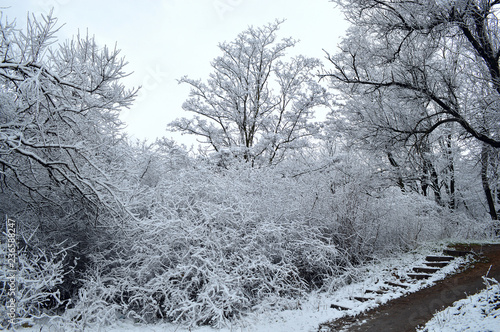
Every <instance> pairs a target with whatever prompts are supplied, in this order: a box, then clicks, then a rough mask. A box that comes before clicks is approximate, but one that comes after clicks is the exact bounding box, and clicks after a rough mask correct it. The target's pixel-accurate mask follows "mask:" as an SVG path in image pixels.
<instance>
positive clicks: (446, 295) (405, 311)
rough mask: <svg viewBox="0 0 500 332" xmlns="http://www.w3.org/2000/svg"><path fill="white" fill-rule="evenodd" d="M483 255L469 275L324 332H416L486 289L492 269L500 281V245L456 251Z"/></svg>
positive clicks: (342, 321)
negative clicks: (439, 313)
mask: <svg viewBox="0 0 500 332" xmlns="http://www.w3.org/2000/svg"><path fill="white" fill-rule="evenodd" d="M456 249H459V250H472V251H474V252H475V253H479V254H480V257H479V261H478V262H477V263H475V264H474V266H473V267H470V268H469V269H467V270H466V271H464V272H462V273H459V274H456V275H453V276H450V277H448V278H446V279H445V280H442V281H439V282H437V283H436V285H434V286H432V287H429V288H426V289H423V290H421V291H418V292H416V293H413V294H409V295H407V296H405V297H402V298H399V299H395V300H392V301H390V302H389V303H386V304H385V305H382V306H380V307H378V308H375V309H372V310H370V311H368V312H366V313H364V314H362V315H359V316H357V317H355V318H352V317H351V318H349V317H347V318H343V319H340V320H337V321H333V322H329V323H324V324H322V325H321V326H320V328H322V331H325V328H327V327H328V328H330V330H331V331H370V332H377V331H384V332H388V331H395V332H406V331H415V328H416V327H418V326H420V325H424V324H425V323H426V322H427V321H429V320H430V319H431V318H432V316H433V315H434V313H435V312H436V311H438V310H441V309H442V308H445V307H448V306H450V305H452V303H453V302H455V301H457V300H460V299H463V298H465V297H467V295H471V294H475V293H477V292H478V291H480V290H481V289H483V288H484V287H485V286H484V284H483V280H482V278H481V277H482V276H484V275H486V273H487V272H488V269H490V266H491V269H490V272H489V274H488V276H489V277H493V278H495V279H496V280H500V244H494V245H483V246H480V245H473V246H467V247H465V246H460V247H456Z"/></svg>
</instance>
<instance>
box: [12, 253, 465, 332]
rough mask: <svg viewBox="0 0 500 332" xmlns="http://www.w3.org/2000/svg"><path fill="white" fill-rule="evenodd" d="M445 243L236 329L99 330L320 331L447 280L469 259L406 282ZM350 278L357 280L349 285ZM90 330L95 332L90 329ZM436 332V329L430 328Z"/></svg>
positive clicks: (131, 326)
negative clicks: (334, 306)
mask: <svg viewBox="0 0 500 332" xmlns="http://www.w3.org/2000/svg"><path fill="white" fill-rule="evenodd" d="M443 248H444V245H440V246H437V245H435V244H434V245H433V246H428V247H421V248H420V249H418V250H416V251H413V252H409V253H404V254H399V255H398V256H397V257H391V258H385V259H381V260H378V261H375V262H372V263H369V264H366V265H364V266H362V267H358V268H356V269H353V270H351V271H350V272H349V274H346V275H344V276H342V277H339V278H338V279H336V280H334V281H333V282H332V287H331V288H332V289H331V290H330V291H328V292H322V293H312V294H311V295H310V296H309V298H308V299H306V300H301V301H298V302H297V308H296V309H294V310H286V311H281V312H276V311H269V312H261V313H255V314H252V315H249V316H248V317H246V318H245V319H244V320H242V321H240V322H238V323H235V324H234V326H230V327H226V328H223V329H214V328H211V327H197V328H186V327H183V326H179V325H175V324H170V323H163V324H148V325H145V324H139V323H134V322H133V321H128V320H120V321H119V322H118V323H117V325H115V326H112V327H110V326H108V327H105V328H103V329H102V330H101V331H106V332H119V331H131V332H139V331H145V332H160V331H161V332H184V331H193V332H215V331H221V332H232V331H240V332H250V331H252V332H266V331H270V332H271V331H272V332H289V331H297V332H301V331H304V332H308V331H317V329H318V326H319V324H320V323H323V322H326V321H330V320H333V319H337V318H340V317H343V316H346V315H355V314H358V313H361V312H363V311H366V310H368V309H372V308H375V307H377V306H378V305H380V304H383V303H385V302H387V301H389V300H391V299H394V298H398V297H401V296H403V295H405V294H408V293H413V292H416V291H418V290H420V289H422V288H425V287H429V286H431V285H432V284H433V283H434V282H435V281H437V280H441V279H443V278H444V277H445V276H446V275H448V274H451V273H453V272H454V271H456V270H457V269H458V268H459V266H460V265H461V264H463V263H465V262H466V260H467V259H466V258H457V259H455V260H453V261H452V263H451V264H449V265H448V266H446V267H444V268H443V269H441V270H440V271H438V272H437V273H435V274H434V275H433V276H432V277H431V278H429V279H427V280H421V281H412V280H410V279H407V278H406V273H407V272H412V271H411V269H412V268H413V267H416V266H422V265H423V262H424V261H425V257H426V256H427V255H436V254H440V253H441V251H442V249H443ZM348 280H355V281H354V282H351V283H348V282H347V281H348ZM386 281H391V282H396V283H399V284H404V285H407V286H408V287H409V288H407V289H403V288H398V287H395V288H392V287H389V286H388V285H387V284H385V282H386ZM381 288H382V289H387V290H388V291H387V293H384V294H380V295H378V294H365V291H366V290H377V289H381ZM354 296H361V297H370V298H373V299H371V300H368V301H366V302H359V301H356V300H355V299H354V298H353V297H354ZM331 304H337V305H341V306H343V307H347V308H350V310H347V311H341V310H337V309H332V308H331V307H330V306H331ZM40 328H42V331H46V330H47V331H54V332H56V331H57V329H54V327H53V326H52V327H51V326H50V324H42V325H39V326H35V327H32V328H29V329H21V330H20V331H26V332H34V331H40ZM86 331H91V329H87V330H86ZM430 331H434V330H430Z"/></svg>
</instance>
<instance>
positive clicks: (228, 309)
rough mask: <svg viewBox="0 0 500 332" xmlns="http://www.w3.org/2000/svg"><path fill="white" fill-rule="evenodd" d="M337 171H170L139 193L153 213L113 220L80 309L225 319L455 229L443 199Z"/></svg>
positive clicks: (83, 316)
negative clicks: (375, 185)
mask: <svg viewBox="0 0 500 332" xmlns="http://www.w3.org/2000/svg"><path fill="white" fill-rule="evenodd" d="M339 173H340V172H336V171H335V170H334V169H333V170H332V169H329V170H328V171H319V172H298V173H294V174H299V175H294V174H291V173H287V172H285V171H284V170H283V169H270V168H266V169H257V168H251V167H246V165H238V164H236V166H233V167H232V168H229V169H224V170H222V169H220V168H215V169H211V168H209V167H206V166H205V167H202V166H198V167H184V168H182V169H178V170H176V171H175V172H165V173H164V174H163V177H161V178H159V179H158V182H157V183H156V184H155V185H154V186H148V188H146V189H144V191H143V192H142V195H141V196H140V200H139V199H137V200H136V201H135V202H134V204H135V205H136V206H137V208H138V209H141V207H143V210H144V211H145V212H144V213H143V214H142V215H143V216H147V217H143V218H141V219H133V218H130V219H127V220H124V221H123V223H122V224H121V225H118V224H117V225H116V226H115V227H113V228H108V229H107V230H103V232H102V234H101V237H100V240H99V241H98V243H99V248H100V250H99V251H96V252H95V253H94V254H93V256H92V261H93V270H92V271H88V276H87V277H86V282H85V284H84V287H83V288H82V289H81V290H80V292H79V297H78V299H76V305H75V307H74V308H73V309H71V311H70V313H71V314H70V315H73V316H75V317H79V319H78V320H77V322H78V324H83V325H82V326H94V325H95V326H99V325H102V324H108V323H111V322H112V321H113V320H114V319H116V317H117V316H118V315H121V316H123V317H126V318H130V319H134V320H136V321H142V322H152V321H156V320H159V319H162V320H166V321H171V322H176V323H182V324H186V325H190V326H195V325H212V326H215V327H221V326H224V325H229V323H230V322H231V321H233V320H237V319H239V318H240V317H241V316H243V315H245V314H247V313H250V312H255V311H262V310H267V309H270V308H273V309H276V310H280V309H287V308H294V307H297V306H298V305H299V304H300V299H301V298H302V296H303V295H305V293H306V292H308V291H310V290H312V289H319V288H324V289H330V288H331V287H330V286H331V282H332V280H335V279H336V278H338V276H339V275H342V274H344V275H346V273H347V274H348V271H350V270H351V268H352V266H353V265H356V264H360V263H363V262H364V261H366V260H367V259H371V258H373V257H374V256H376V255H380V254H383V253H386V252H394V251H396V250H405V249H409V248H413V247H414V246H416V245H417V244H418V243H419V242H420V241H425V240H432V239H436V238H440V237H441V236H442V235H443V234H444V233H446V232H447V231H448V230H449V229H450V226H449V225H448V224H447V223H448V222H449V221H450V220H452V219H451V217H446V216H447V215H448V212H447V211H446V210H445V209H442V208H439V207H437V206H436V204H435V203H434V202H432V201H430V200H428V199H425V198H423V197H421V196H418V195H413V194H406V193H402V192H401V191H400V190H399V189H393V188H390V187H389V188H386V189H378V190H373V189H372V188H371V187H370V186H369V185H367V182H366V181H365V180H366V178H363V177H358V179H357V180H352V179H347V181H346V179H345V178H344V177H343V176H344V175H343V174H342V173H340V174H339ZM146 210H147V211H146ZM101 311H102V314H100V315H97V312H101ZM73 316H72V317H73ZM97 316H99V318H96V317H97ZM75 324H76V323H75Z"/></svg>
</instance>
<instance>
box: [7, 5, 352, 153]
mask: <svg viewBox="0 0 500 332" xmlns="http://www.w3.org/2000/svg"><path fill="white" fill-rule="evenodd" d="M0 6H1V7H10V8H8V9H4V10H3V12H4V15H7V16H8V17H9V19H14V18H17V21H18V24H19V25H18V27H21V25H22V24H23V22H24V21H25V17H26V14H27V12H28V11H29V12H30V13H34V14H39V13H47V12H48V11H50V9H51V8H54V14H55V16H56V17H57V18H58V19H59V23H60V24H65V25H64V26H63V27H62V29H61V31H60V32H59V37H60V40H61V41H63V40H65V39H67V38H70V37H71V36H72V35H75V34H76V33H77V32H78V30H80V32H82V33H86V31H87V29H88V31H89V34H90V35H95V37H96V40H97V42H98V43H99V44H101V45H105V44H106V45H108V46H113V45H114V44H115V43H116V44H117V45H118V48H119V49H121V50H122V55H123V56H124V57H125V59H126V60H127V61H128V62H129V65H128V67H127V69H128V71H130V72H133V74H132V75H131V76H130V77H129V78H128V79H127V81H126V82H125V83H126V85H127V86H130V87H133V86H142V90H141V93H140V95H139V98H138V100H137V101H136V102H135V104H134V106H133V107H132V108H131V109H129V110H124V111H123V113H122V119H123V120H124V121H125V122H126V123H127V129H126V131H127V132H128V133H129V134H130V135H131V136H133V137H136V138H139V139H145V138H146V139H148V140H151V141H153V140H154V139H155V138H156V137H162V136H166V137H173V138H175V139H177V140H180V141H183V143H185V144H188V145H189V144H190V142H192V141H190V140H186V139H185V138H184V139H180V137H179V136H178V134H172V133H169V132H167V131H166V125H167V123H169V122H170V121H172V120H174V119H175V118H178V117H182V116H189V114H188V113H186V112H184V111H183V110H182V107H181V106H182V103H183V102H184V100H186V99H187V98H188V93H189V88H188V87H187V86H183V85H178V84H177V81H176V80H177V79H179V78H180V77H182V76H183V75H188V76H189V77H191V78H196V79H197V78H201V79H206V78H207V77H208V74H209V73H210V72H211V70H210V61H211V60H212V59H214V58H215V57H217V56H219V55H220V53H219V51H218V48H217V44H218V43H219V42H223V41H232V40H233V39H235V38H236V36H237V34H238V33H240V32H242V31H243V30H245V29H246V28H247V27H248V26H250V25H253V26H260V25H264V24H266V23H269V22H272V21H274V20H275V19H282V18H284V19H286V22H285V23H284V24H283V25H282V28H281V29H280V31H279V37H290V36H292V37H294V38H296V39H299V40H300V43H299V44H298V45H297V46H296V47H295V48H294V49H292V52H293V54H304V55H306V56H312V57H318V58H324V53H323V51H322V49H325V50H328V51H329V52H334V51H335V50H336V46H337V44H338V42H339V38H341V37H342V36H343V35H344V32H345V29H346V27H347V24H346V23H345V22H344V20H343V16H342V15H341V14H340V10H339V9H338V8H335V5H334V4H333V3H331V2H329V0H0ZM23 27H24V26H23Z"/></svg>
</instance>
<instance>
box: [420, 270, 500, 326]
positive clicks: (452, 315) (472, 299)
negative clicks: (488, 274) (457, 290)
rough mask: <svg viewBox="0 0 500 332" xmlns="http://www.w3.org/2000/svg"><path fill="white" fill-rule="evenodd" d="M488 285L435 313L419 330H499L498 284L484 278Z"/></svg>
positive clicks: (499, 303)
mask: <svg viewBox="0 0 500 332" xmlns="http://www.w3.org/2000/svg"><path fill="white" fill-rule="evenodd" d="M486 282H487V284H488V287H487V288H486V289H485V290H483V291H482V292H480V293H478V294H474V295H471V296H469V297H467V298H466V299H463V300H460V301H457V302H455V303H454V304H453V306H451V307H448V308H446V309H444V310H443V311H440V312H438V313H436V315H435V316H434V318H432V319H431V320H430V321H429V322H428V323H427V324H426V325H425V326H424V327H423V328H422V329H421V330H419V331H421V332H462V331H492V332H495V331H500V284H499V283H498V281H496V280H494V279H489V280H488V279H487V280H486Z"/></svg>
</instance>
